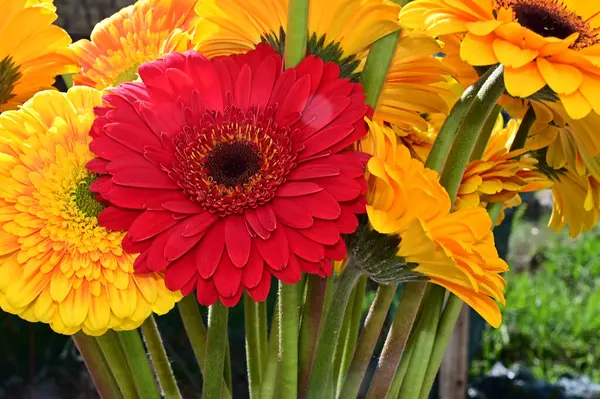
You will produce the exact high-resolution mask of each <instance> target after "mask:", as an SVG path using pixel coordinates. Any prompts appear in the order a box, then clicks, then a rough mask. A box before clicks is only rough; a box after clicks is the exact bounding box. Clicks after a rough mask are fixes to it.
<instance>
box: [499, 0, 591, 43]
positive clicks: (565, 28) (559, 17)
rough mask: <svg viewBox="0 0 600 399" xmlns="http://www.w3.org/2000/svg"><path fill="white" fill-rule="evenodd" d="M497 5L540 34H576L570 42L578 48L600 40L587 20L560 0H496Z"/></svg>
mask: <svg viewBox="0 0 600 399" xmlns="http://www.w3.org/2000/svg"><path fill="white" fill-rule="evenodd" d="M496 8H506V9H509V10H512V11H513V13H514V17H515V19H516V20H517V21H518V22H519V24H521V25H522V26H524V27H526V28H527V29H529V30H531V31H533V32H535V33H537V34H538V35H540V36H543V37H556V38H559V39H566V38H567V37H569V36H571V35H572V34H573V33H579V37H578V38H577V40H576V41H575V43H574V44H573V45H572V47H573V48H576V49H581V48H585V47H589V46H591V45H593V44H596V43H598V42H599V41H600V38H598V36H597V34H596V33H595V32H594V31H593V30H592V29H591V27H590V26H589V24H588V22H587V21H585V20H584V19H583V18H581V17H580V16H579V15H577V14H575V13H574V12H573V11H571V10H569V9H568V8H567V7H566V6H565V5H564V4H563V3H562V1H561V0H496Z"/></svg>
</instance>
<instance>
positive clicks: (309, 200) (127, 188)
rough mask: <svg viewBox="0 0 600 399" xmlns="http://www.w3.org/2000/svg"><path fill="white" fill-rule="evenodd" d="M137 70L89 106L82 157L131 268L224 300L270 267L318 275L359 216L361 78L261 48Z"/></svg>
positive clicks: (293, 277) (258, 281)
mask: <svg viewBox="0 0 600 399" xmlns="http://www.w3.org/2000/svg"><path fill="white" fill-rule="evenodd" d="M139 74H140V77H141V79H142V82H139V83H127V84H123V85H121V86H119V87H117V88H116V89H114V90H112V91H111V92H110V93H109V94H107V95H105V97H104V101H105V102H106V103H107V104H108V105H107V106H106V107H101V108H98V109H97V110H96V113H97V119H96V121H95V123H94V126H93V128H92V133H91V134H92V135H93V137H94V139H93V141H92V143H91V146H90V148H91V150H92V151H93V152H94V153H95V154H96V155H97V156H98V158H96V159H95V160H93V161H91V162H90V163H89V164H88V168H89V169H90V170H91V171H92V172H96V173H98V174H100V175H101V177H100V178H99V179H98V180H96V182H95V183H94V184H93V185H92V189H93V190H94V191H96V192H98V193H99V194H100V195H101V196H102V198H104V199H105V200H106V201H107V202H108V203H110V206H109V207H108V208H107V209H106V210H104V211H103V212H102V214H101V215H100V217H99V219H100V223H102V224H103V225H105V226H107V227H110V228H111V229H115V230H128V233H127V235H126V237H125V239H124V241H123V247H124V248H125V250H126V251H128V252H132V253H141V255H140V256H139V257H138V259H137V261H136V263H135V268H136V270H137V271H141V272H144V271H161V270H166V272H165V273H166V275H165V282H166V285H167V287H168V288H169V289H171V290H180V289H181V290H182V292H183V294H185V295H187V294H188V293H190V292H191V291H193V290H194V289H196V293H197V296H198V301H199V302H200V303H201V304H203V305H211V304H213V303H214V302H215V301H216V300H217V299H220V300H221V301H222V302H223V303H224V304H225V305H227V306H233V305H235V304H236V303H237V302H238V301H239V299H240V296H241V294H242V291H243V289H244V288H246V290H247V291H248V293H249V294H250V296H251V297H252V298H253V299H254V300H256V301H262V300H264V299H265V298H266V297H267V295H268V292H269V288H270V283H271V275H274V276H275V277H277V278H278V279H280V280H281V281H283V282H285V283H288V284H293V283H296V282H298V280H299V279H300V277H301V273H302V272H306V273H312V274H319V275H322V276H324V275H330V274H331V268H332V265H331V261H332V260H341V259H343V258H344V257H345V255H346V247H345V244H344V240H343V239H342V236H341V235H342V234H348V233H352V232H354V230H355V229H356V227H357V225H358V221H357V218H356V214H358V213H363V212H365V202H364V198H363V197H364V194H365V192H366V189H367V186H366V181H365V180H364V177H363V172H364V165H365V162H366V160H367V159H366V156H365V155H364V154H362V153H359V152H355V151H352V150H351V148H352V144H353V143H355V142H356V141H357V140H359V139H360V138H361V137H363V136H364V135H365V133H366V131H367V127H366V124H365V122H364V119H363V118H364V116H365V115H366V114H367V113H368V112H370V108H369V107H368V106H366V105H365V104H364V94H363V90H362V88H361V86H360V85H358V84H355V83H351V82H350V81H349V80H347V79H340V77H339V67H338V66H337V65H336V64H335V63H324V62H323V61H322V60H320V59H319V58H316V57H308V58H306V59H305V60H304V61H302V62H301V63H300V64H299V65H298V66H297V67H295V68H289V69H287V70H285V71H283V68H282V61H281V57H280V56H279V55H278V54H277V53H276V52H275V51H274V50H273V49H272V48H271V47H269V46H268V45H260V46H258V47H257V49H256V50H254V51H250V52H249V53H247V54H243V55H237V56H228V57H219V58H214V59H211V60H209V59H207V58H205V57H204V56H202V55H200V54H199V53H196V52H191V51H190V52H186V53H183V54H179V53H173V54H170V55H168V56H166V57H165V58H164V59H161V60H157V61H154V62H150V63H147V64H145V65H143V66H142V67H140V69H139Z"/></svg>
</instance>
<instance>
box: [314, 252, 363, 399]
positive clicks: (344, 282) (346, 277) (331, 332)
mask: <svg viewBox="0 0 600 399" xmlns="http://www.w3.org/2000/svg"><path fill="white" fill-rule="evenodd" d="M360 276H361V272H360V271H359V270H358V268H357V267H356V266H355V265H354V264H353V261H352V259H350V260H349V261H348V264H347V265H346V267H345V269H344V271H343V272H342V275H341V277H340V281H339V282H338V284H337V288H336V290H335V294H334V295H332V299H331V305H330V306H329V309H328V310H327V315H326V316H325V320H324V322H323V323H322V325H321V331H320V332H319V339H318V342H317V349H316V352H315V360H314V363H313V367H312V371H311V376H310V380H309V383H308V392H307V398H321V397H323V395H322V390H323V387H326V386H327V385H326V384H327V380H328V379H329V378H330V376H331V359H332V358H333V352H334V350H335V346H336V343H337V340H338V335H339V328H340V325H341V324H342V321H343V319H344V313H345V312H346V306H347V304H348V299H349V298H350V294H351V292H352V290H353V289H354V286H355V285H356V283H357V282H358V279H359V278H360Z"/></svg>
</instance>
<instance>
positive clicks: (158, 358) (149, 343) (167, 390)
mask: <svg viewBox="0 0 600 399" xmlns="http://www.w3.org/2000/svg"><path fill="white" fill-rule="evenodd" d="M141 330H142V335H143V336H144V341H145V342H146V347H147V348H148V353H149V354H150V358H151V359H152V364H153V365H154V370H156V375H157V377H158V381H159V382H160V386H161V388H162V392H163V395H164V397H165V399H179V398H181V393H180V392H179V388H178V387H177V381H176V380H175V376H174V375H173V370H172V369H171V363H170V362H169V358H168V357H167V351H166V350H165V347H164V345H163V342H162V338H161V336H160V332H159V331H158V326H157V325H156V320H154V316H152V315H150V317H148V318H147V319H146V321H144V323H143V324H142V327H141Z"/></svg>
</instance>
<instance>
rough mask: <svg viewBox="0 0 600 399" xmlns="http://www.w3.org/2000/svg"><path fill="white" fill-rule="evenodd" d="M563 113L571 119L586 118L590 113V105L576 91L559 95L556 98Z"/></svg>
mask: <svg viewBox="0 0 600 399" xmlns="http://www.w3.org/2000/svg"><path fill="white" fill-rule="evenodd" d="M558 97H559V98H560V101H561V102H562V104H563V106H564V107H565V111H567V113H568V114H569V116H570V117H571V118H573V119H581V118H584V117H586V116H587V115H588V114H589V113H590V112H591V111H592V105H591V104H590V103H589V102H588V101H587V100H586V99H585V97H584V96H583V95H582V94H581V93H580V92H578V91H576V92H575V93H573V94H561V95H559V96H558Z"/></svg>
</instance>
